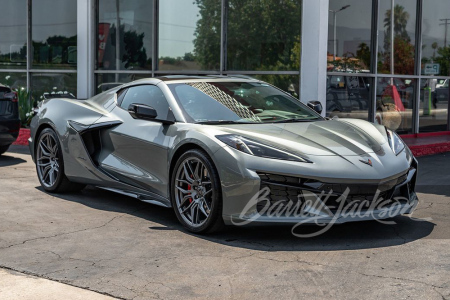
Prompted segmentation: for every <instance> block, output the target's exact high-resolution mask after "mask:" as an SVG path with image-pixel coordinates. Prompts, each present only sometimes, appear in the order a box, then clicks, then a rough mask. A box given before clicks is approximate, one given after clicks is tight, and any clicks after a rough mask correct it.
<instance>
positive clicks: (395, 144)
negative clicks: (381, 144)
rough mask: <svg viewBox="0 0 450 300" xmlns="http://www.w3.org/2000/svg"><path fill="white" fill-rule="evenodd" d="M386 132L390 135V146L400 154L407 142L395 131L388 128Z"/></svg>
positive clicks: (396, 153)
mask: <svg viewBox="0 0 450 300" xmlns="http://www.w3.org/2000/svg"><path fill="white" fill-rule="evenodd" d="M386 133H387V136H388V142H389V146H390V147H391V149H392V151H394V153H395V155H399V154H400V152H402V151H403V150H404V149H405V144H404V143H403V141H402V139H401V138H400V137H399V136H398V135H397V134H396V133H395V132H393V131H391V130H389V129H386Z"/></svg>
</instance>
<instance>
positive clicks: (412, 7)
mask: <svg viewBox="0 0 450 300" xmlns="http://www.w3.org/2000/svg"><path fill="white" fill-rule="evenodd" d="M379 5H380V6H379V19H378V37H379V39H378V72H379V73H384V74H402V75H413V74H414V57H415V48H414V47H415V46H414V45H415V40H416V38H415V37H416V9H417V1H416V0H380V2H379ZM392 8H393V11H394V13H393V14H392ZM392 41H394V42H393V43H392ZM392 53H394V55H391V54H392Z"/></svg>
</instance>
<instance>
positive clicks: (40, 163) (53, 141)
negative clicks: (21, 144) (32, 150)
mask: <svg viewBox="0 0 450 300" xmlns="http://www.w3.org/2000/svg"><path fill="white" fill-rule="evenodd" d="M36 172H37V175H38V179H39V182H40V183H41V186H42V188H44V190H45V191H47V192H50V193H68V192H78V191H81V190H82V189H83V188H84V187H85V185H83V184H79V183H73V182H70V181H69V179H67V177H66V175H65V174H64V160H63V155H62V150H61V144H60V142H59V139H58V136H57V135H56V133H55V131H53V129H50V128H46V129H44V130H43V131H42V132H41V134H40V135H39V138H38V140H37V144H36Z"/></svg>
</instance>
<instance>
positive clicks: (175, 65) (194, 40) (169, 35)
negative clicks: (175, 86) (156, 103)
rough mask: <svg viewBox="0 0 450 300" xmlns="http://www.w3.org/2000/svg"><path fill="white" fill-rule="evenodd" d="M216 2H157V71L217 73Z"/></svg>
mask: <svg viewBox="0 0 450 300" xmlns="http://www.w3.org/2000/svg"><path fill="white" fill-rule="evenodd" d="M220 31H221V1H220V0H195V1H186V0H164V1H160V2H159V63H158V69H159V70H219V69H220Z"/></svg>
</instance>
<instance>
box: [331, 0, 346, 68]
mask: <svg viewBox="0 0 450 300" xmlns="http://www.w3.org/2000/svg"><path fill="white" fill-rule="evenodd" d="M349 7H350V5H345V6H343V7H342V8H341V9H338V10H331V9H330V12H331V13H333V19H334V50H333V60H334V61H336V51H337V49H336V14H337V13H338V12H340V11H343V10H344V9H347V8H349Z"/></svg>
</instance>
